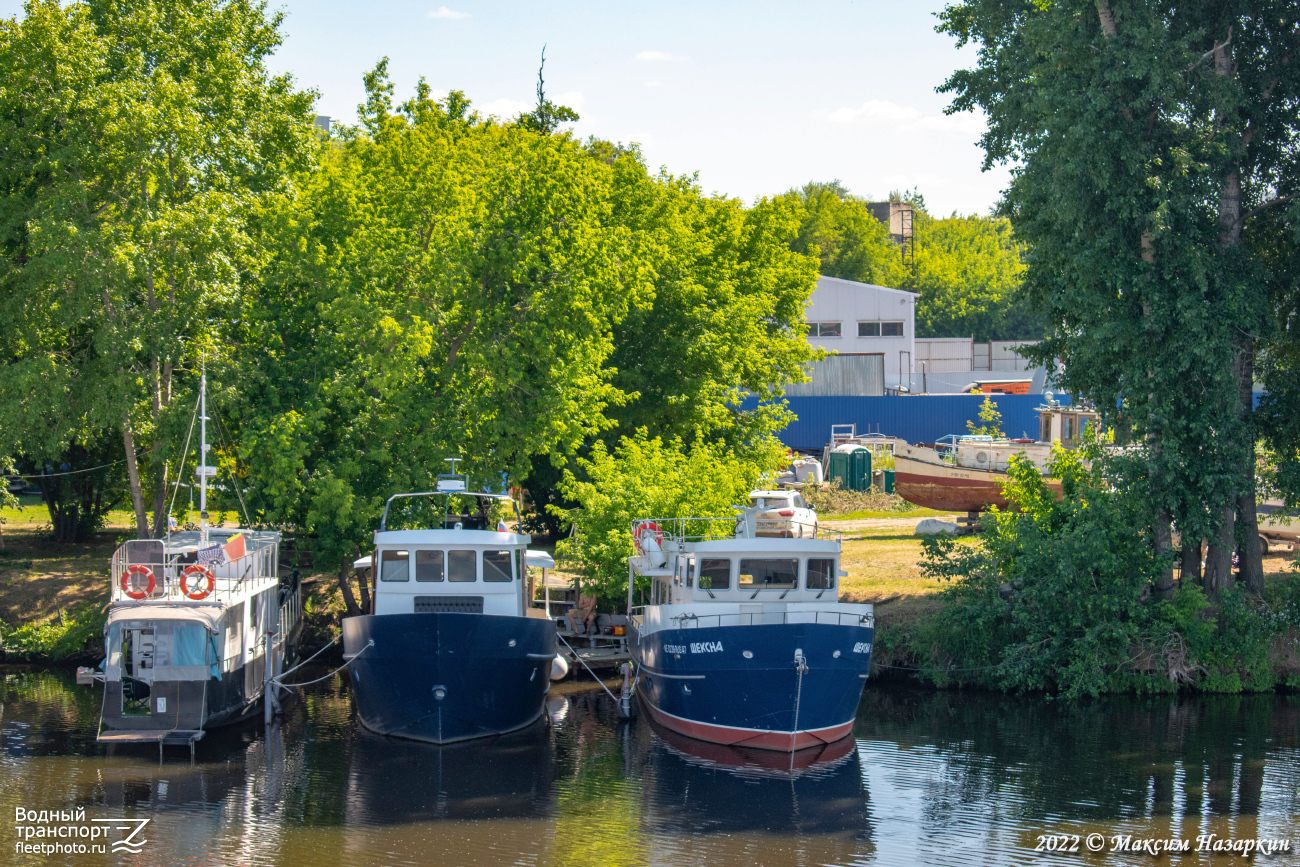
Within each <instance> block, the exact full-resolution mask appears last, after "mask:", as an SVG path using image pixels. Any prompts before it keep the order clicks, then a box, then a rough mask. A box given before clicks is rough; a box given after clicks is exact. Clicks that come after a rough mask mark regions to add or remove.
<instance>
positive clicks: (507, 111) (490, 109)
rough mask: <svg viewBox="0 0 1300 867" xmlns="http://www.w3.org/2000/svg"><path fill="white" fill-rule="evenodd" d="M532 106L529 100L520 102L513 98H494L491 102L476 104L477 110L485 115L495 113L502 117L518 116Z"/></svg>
mask: <svg viewBox="0 0 1300 867" xmlns="http://www.w3.org/2000/svg"><path fill="white" fill-rule="evenodd" d="M532 107H533V104H532V103H531V102H520V101H518V100H515V99H494V100H492V101H491V102H485V103H483V104H482V105H476V106H474V108H476V109H477V110H478V111H480V112H482V113H483V114H485V115H495V116H496V117H499V118H502V119H509V118H512V117H518V116H519V115H521V114H523V113H524V112H526V111H528V110H529V109H531V108H532Z"/></svg>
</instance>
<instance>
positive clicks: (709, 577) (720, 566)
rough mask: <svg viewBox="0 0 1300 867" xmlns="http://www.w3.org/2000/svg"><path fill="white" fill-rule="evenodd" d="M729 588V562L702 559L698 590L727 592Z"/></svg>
mask: <svg viewBox="0 0 1300 867" xmlns="http://www.w3.org/2000/svg"><path fill="white" fill-rule="evenodd" d="M730 587H731V561H730V560H726V559H710V558H704V559H701V560H700V589H701V590H727V589H729V588H730Z"/></svg>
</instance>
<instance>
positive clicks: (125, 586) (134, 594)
mask: <svg viewBox="0 0 1300 867" xmlns="http://www.w3.org/2000/svg"><path fill="white" fill-rule="evenodd" d="M135 575H143V576H144V577H145V578H146V579H148V584H147V586H146V587H145V588H144V590H143V591H140V590H132V589H131V578H132V577H133V576H135ZM157 586H158V582H157V580H156V579H155V578H154V577H153V570H152V569H150V568H149V567H148V566H141V565H139V564H138V563H137V564H135V565H133V566H127V567H126V569H124V570H123V571H122V592H123V593H125V594H126V595H127V596H129V597H131V598H132V599H144V598H146V597H149V596H152V595H153V591H154V588H156V587H157Z"/></svg>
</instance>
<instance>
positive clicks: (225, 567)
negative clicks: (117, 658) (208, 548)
mask: <svg viewBox="0 0 1300 867" xmlns="http://www.w3.org/2000/svg"><path fill="white" fill-rule="evenodd" d="M128 544H129V543H128ZM162 560H163V562H162V563H161V564H160V563H158V562H157V560H156V559H155V560H152V561H144V560H141V559H140V558H134V559H133V558H131V557H130V556H128V554H127V545H123V546H122V547H120V548H118V549H117V550H116V551H114V552H113V557H112V560H111V565H110V568H111V570H112V571H111V574H110V576H109V588H110V594H111V598H112V601H114V602H131V603H135V604H142V603H149V602H159V603H171V602H187V601H191V600H190V599H189V597H187V596H186V595H185V593H183V592H182V590H181V573H182V572H184V570H185V568H186V567H187V566H193V565H195V564H194V563H193V562H192V560H191V559H189V558H187V557H186V555H183V554H171V555H166V554H165V555H164V556H163V558H162ZM276 560H277V551H276V546H274V545H270V546H266V547H262V548H258V549H255V550H252V551H249V552H248V553H247V554H246V555H244V556H243V557H240V558H239V559H238V560H232V561H228V562H226V563H223V564H221V565H208V567H207V568H208V569H210V570H211V571H212V572H213V573H214V586H213V589H212V592H211V593H209V594H208V595H207V597H205V598H204V599H203V600H202V601H204V602H222V603H227V604H230V603H233V602H234V601H236V600H235V599H234V597H235V596H236V595H238V594H240V593H244V592H248V591H250V590H253V589H254V588H255V586H256V585H261V584H270V583H278V581H279V578H278V577H277V576H276V574H275V566H276ZM131 566H143V567H145V568H147V569H148V570H149V571H150V572H152V573H153V576H154V590H153V592H152V593H150V594H149V595H148V596H146V597H145V598H143V599H135V598H134V597H131V596H129V595H128V594H127V592H126V590H124V589H123V587H122V575H123V573H125V572H126V571H127V569H129V568H130V567H131ZM188 584H189V589H190V590H191V592H193V591H194V589H195V588H196V587H203V586H206V584H207V580H206V579H205V578H203V577H202V576H197V575H196V576H195V577H193V578H192V579H190V580H189V582H188ZM130 586H131V587H132V588H133V589H135V590H136V591H137V592H143V591H144V590H145V589H146V588H147V586H148V584H147V578H143V577H138V578H134V579H133V580H132V581H131V582H130Z"/></svg>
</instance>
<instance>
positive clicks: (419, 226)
mask: <svg viewBox="0 0 1300 867" xmlns="http://www.w3.org/2000/svg"><path fill="white" fill-rule="evenodd" d="M386 72H387V70H386V62H385V63H380V64H379V66H378V67H377V68H376V69H375V70H374V71H373V72H371V73H370V74H369V75H367V77H366V89H367V96H368V99H367V103H366V104H365V105H364V106H362V107H361V111H360V114H361V117H362V124H361V127H359V128H357V129H354V130H346V131H345V132H344V133H343V135H342V137H341V138H340V140H339V141H338V142H337V146H336V147H333V148H332V149H331V150H330V151H329V152H328V153H327V154H326V155H325V156H324V157H323V158H322V161H321V165H320V168H319V169H318V170H317V171H315V172H313V173H311V174H309V175H305V176H303V177H301V178H300V179H299V181H298V183H299V186H300V189H301V193H300V195H299V196H298V197H297V198H296V199H294V200H288V199H286V200H284V201H282V202H281V203H280V206H279V207H278V208H277V209H275V211H274V212H273V213H271V214H268V216H267V219H268V220H269V221H271V224H270V225H269V227H268V232H269V233H271V234H273V235H274V237H276V238H277V239H278V243H279V246H278V247H277V249H276V251H275V257H274V260H273V262H272V263H271V265H270V267H269V269H268V270H267V272H266V275H265V278H264V280H263V282H262V285H261V287H260V288H259V291H258V293H257V294H256V296H255V297H251V298H250V299H249V302H248V304H247V307H246V309H245V311H244V313H243V315H242V316H241V321H242V322H244V323H245V331H244V332H243V333H242V334H241V335H240V338H239V342H240V367H239V369H238V371H237V372H230V373H227V374H226V375H225V379H226V380H227V381H234V380H235V379H236V378H237V379H238V380H240V381H242V382H243V383H244V384H243V385H242V386H241V389H240V403H239V405H238V410H237V412H234V414H236V415H238V416H239V418H238V426H239V429H240V440H241V443H242V445H241V459H242V460H243V462H245V463H246V465H247V466H248V467H249V468H250V472H249V475H250V477H251V478H254V479H257V480H258V481H259V484H260V490H259V491H258V492H257V493H256V495H254V496H252V497H250V505H251V506H252V507H254V508H257V509H259V510H260V512H261V514H262V516H263V519H264V520H267V521H271V522H273V523H287V524H290V525H293V526H296V527H298V528H299V529H300V530H301V531H303V532H304V533H310V534H313V535H314V537H315V541H314V545H315V552H316V555H317V558H318V562H319V563H321V564H338V565H339V568H340V570H341V571H340V578H341V580H342V581H343V584H344V587H345V589H346V598H347V600H348V602H349V607H350V608H351V609H352V610H353V611H354V612H355V611H356V610H358V609H357V608H356V606H355V604H354V603H353V601H352V599H353V597H352V594H351V590H350V585H349V584H348V583H347V578H348V570H349V568H350V563H351V561H352V558H353V557H354V556H355V554H356V552H357V551H358V550H360V549H361V547H362V546H365V545H367V543H368V540H369V538H370V534H371V532H372V531H373V530H374V528H375V526H376V524H377V522H378V519H379V516H380V514H381V513H382V511H383V506H384V501H385V500H386V499H387V498H388V497H389V496H390V495H391V494H393V493H396V492H403V491H412V490H430V489H431V488H432V486H433V483H434V476H435V475H436V474H437V473H439V472H443V471H444V470H445V464H443V459H444V458H446V457H462V458H465V459H466V462H465V464H464V465H463V468H464V469H466V470H467V471H468V472H469V474H470V476H471V479H472V481H473V482H474V483H476V484H484V485H488V486H490V487H495V486H497V485H499V484H500V481H501V479H502V476H503V474H508V475H509V477H510V478H511V479H520V478H522V477H523V476H524V475H526V473H527V470H528V466H529V462H530V459H531V458H532V456H534V455H539V454H548V453H550V452H551V451H552V450H554V451H557V452H561V453H563V452H571V451H572V450H573V449H575V448H576V447H577V446H578V445H579V444H581V443H582V442H583V441H584V439H585V438H587V437H589V436H591V435H593V434H594V433H596V432H598V431H599V430H600V429H601V428H602V427H603V426H605V425H607V424H608V422H607V421H606V419H605V418H604V416H603V415H602V411H603V410H604V409H605V407H606V405H607V404H609V403H610V402H611V401H616V400H618V399H620V395H619V392H618V390H617V389H616V388H615V387H614V386H612V385H611V384H610V382H609V377H610V372H609V371H608V370H607V369H606V368H605V367H604V363H605V360H606V358H607V357H608V355H609V353H610V351H611V349H612V338H611V335H610V332H611V327H612V326H613V324H614V323H616V322H618V321H619V320H620V319H621V318H622V317H623V316H624V315H625V314H626V311H627V307H628V305H629V303H631V302H632V301H634V300H635V299H636V298H637V297H638V296H639V295H640V294H641V293H642V292H643V291H645V285H644V284H645V280H644V278H643V275H642V273H641V270H640V269H639V266H638V264H637V261H636V259H635V257H634V256H633V255H632V251H631V250H630V248H629V239H628V232H627V231H626V230H625V229H623V228H622V227H620V226H619V225H617V222H616V221H615V220H614V218H613V215H612V205H611V203H610V192H609V190H610V180H609V174H610V172H609V168H608V166H606V165H605V164H604V163H601V162H598V161H596V160H593V159H591V158H590V157H589V156H588V155H587V154H586V153H585V152H584V150H583V149H582V147H581V146H580V145H578V144H577V143H575V142H573V141H572V140H571V139H570V138H569V137H568V136H564V135H553V136H547V135H542V134H540V133H538V132H535V131H533V130H530V129H527V128H524V127H521V126H519V125H501V124H498V123H494V122H484V121H482V120H481V119H480V118H479V117H478V116H477V115H476V114H475V113H473V112H471V111H470V107H469V103H468V101H467V100H466V99H465V98H464V96H463V95H462V94H460V93H452V94H451V95H450V96H448V97H447V98H446V99H444V100H441V101H435V100H433V99H432V98H431V97H430V93H429V88H428V86H427V85H426V84H425V83H424V82H423V81H421V82H420V84H419V86H418V87H417V91H416V94H415V96H414V97H413V98H412V99H410V100H408V101H406V102H405V103H402V104H401V105H400V106H394V104H393V102H392V97H391V92H392V87H391V85H390V84H389V82H388V79H387V74H386ZM232 411H233V410H232ZM363 601H364V600H363Z"/></svg>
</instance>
